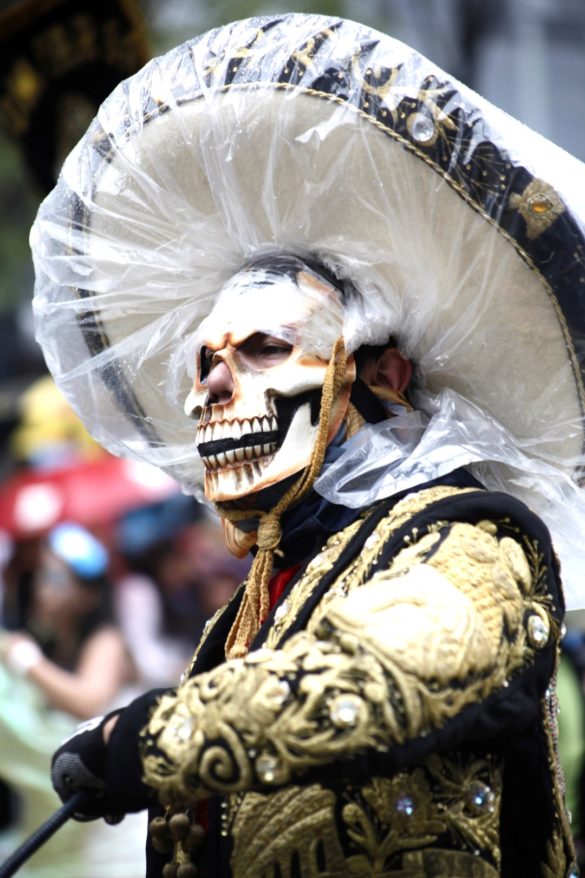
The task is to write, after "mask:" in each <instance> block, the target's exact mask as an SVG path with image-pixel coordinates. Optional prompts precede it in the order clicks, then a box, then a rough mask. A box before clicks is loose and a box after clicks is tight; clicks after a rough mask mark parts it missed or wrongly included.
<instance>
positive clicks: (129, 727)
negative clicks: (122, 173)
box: [53, 256, 571, 878]
mask: <svg viewBox="0 0 585 878" xmlns="http://www.w3.org/2000/svg"><path fill="white" fill-rule="evenodd" d="M344 295H345V293H344V292H343V290H342V285H341V284H340V283H339V282H337V281H335V280H334V279H332V278H331V276H330V275H329V273H328V272H327V270H326V269H325V268H320V267H319V266H318V265H316V263H315V262H314V261H311V260H309V262H308V263H307V262H305V261H303V260H302V259H300V258H298V257H294V256H269V257H263V258H262V259H260V260H257V261H255V262H252V263H251V264H248V265H246V266H245V267H244V268H243V269H242V270H241V271H240V272H238V273H237V274H236V275H235V276H234V277H233V278H232V279H231V280H230V281H229V282H228V284H227V285H226V286H225V288H224V290H223V291H222V293H221V295H220V296H219V297H218V300H217V304H216V307H215V308H214V309H213V311H212V312H211V314H210V316H209V318H208V319H207V320H206V321H205V322H204V323H203V324H202V326H201V328H200V331H199V332H198V335H197V339H196V350H197V353H196V361H197V369H196V377H195V382H194V387H193V390H192V391H191V393H190V394H189V396H188V398H187V400H186V403H185V407H186V411H187V412H188V413H189V414H190V415H191V416H192V417H194V418H195V420H196V421H197V428H196V436H197V445H198V449H199V453H200V454H201V456H202V457H203V460H204V462H205V466H206V481H205V485H206V492H207V494H208V497H209V499H212V500H214V501H215V502H216V505H217V508H218V509H219V510H220V513H221V514H223V515H224V516H225V519H224V521H225V524H226V533H227V536H228V543H229V544H230V545H231V547H232V549H233V550H234V551H236V552H242V551H245V550H246V548H247V547H249V546H250V545H256V546H257V548H256V558H255V562H254V565H253V567H252V570H251V573H250V577H249V578H248V582H247V585H246V586H245V588H243V589H242V590H240V592H239V593H238V594H237V595H236V597H235V599H234V600H233V601H232V602H231V603H230V604H229V605H228V606H227V608H226V609H225V610H224V611H222V612H220V614H218V616H217V617H215V618H214V620H213V621H212V623H211V624H210V625H208V628H207V630H206V634H205V636H204V638H203V641H202V643H201V644H200V646H199V649H198V651H197V653H196V656H195V658H194V661H193V663H192V666H191V668H190V669H189V672H188V673H186V674H185V675H184V679H183V680H182V683H181V686H180V687H179V688H178V689H177V690H176V691H172V692H161V691H157V692H152V693H147V694H146V695H145V696H142V697H141V698H139V699H138V700H137V701H135V702H133V703H132V704H131V705H129V706H128V707H127V708H126V709H125V710H124V711H117V712H115V713H114V714H112V715H110V716H108V717H106V718H105V719H103V720H102V721H101V722H100V723H99V724H98V725H97V727H95V728H91V729H90V730H89V731H82V732H81V733H80V734H78V735H77V736H76V737H75V738H73V739H72V740H71V741H69V742H67V743H66V744H64V745H63V747H62V748H61V750H60V751H58V753H57V754H56V755H55V759H54V763H53V779H54V783H55V786H56V788H57V790H58V792H59V793H60V794H61V795H62V796H63V798H67V796H68V795H69V794H70V791H71V790H72V789H75V788H95V789H96V790H97V793H98V794H97V796H96V798H95V799H94V801H93V803H92V805H91V806H88V808H87V809H86V811H84V813H83V814H82V815H79V816H80V817H81V818H88V817H91V816H98V815H110V816H109V817H108V818H107V819H112V815H116V814H117V813H118V812H121V813H124V812H126V811H133V810H140V809H141V808H145V807H149V808H150V811H151V820H150V830H149V845H148V863H149V865H148V875H149V876H155V875H163V876H167V875H177V876H179V878H181V876H190V875H195V874H206V875H210V876H212V875H213V876H220V875H225V876H228V875H233V876H234V878H236V876H238V878H252V876H257V875H264V874H266V875H275V876H276V875H290V876H292V875H298V876H302V878H304V876H313V875H314V876H318V875H336V876H340V878H341V876H344V875H349V874H352V875H356V876H366V875H368V876H369V875H373V874H374V872H373V871H372V868H373V865H372V864H373V863H380V864H382V863H383V864H385V865H384V868H385V869H387V868H388V869H389V870H390V871H387V872H384V874H394V872H395V871H396V869H398V871H397V872H396V874H406V873H407V872H408V874H409V875H413V876H414V875H416V876H421V878H422V876H426V875H430V874H441V875H455V874H460V875H478V876H482V878H483V876H486V878H491V876H496V875H512V874H523V875H524V874H525V875H527V876H528V875H533V874H540V873H537V871H532V870H533V869H534V870H536V869H537V868H539V867H538V865H537V861H536V859H535V858H534V857H532V854H530V857H532V858H531V859H529V862H530V863H531V865H529V866H528V867H527V868H526V867H525V863H526V857H527V856H529V854H528V853H527V849H526V847H525V843H526V839H527V835H526V832H527V829H528V826H531V827H532V828H533V827H534V824H535V822H538V823H539V825H540V827H541V828H542V831H543V832H548V828H547V827H550V826H555V827H557V830H558V832H559V833H560V834H559V835H558V836H556V839H557V841H556V845H557V847H556V848H555V850H554V856H555V857H558V856H561V857H565V859H566V860H567V861H568V857H569V856H570V854H571V846H570V840H569V838H568V837H567V833H566V829H564V828H563V823H562V821H561V815H560V814H557V816H556V817H555V815H554V814H553V813H552V810H551V809H552V808H553V802H554V801H555V793H554V790H555V784H556V782H557V778H556V775H554V774H553V773H552V772H551V771H550V770H549V764H548V763H547V762H546V761H544V762H543V761H542V760H541V757H539V758H538V759H535V756H534V748H536V749H537V750H538V749H539V748H540V747H541V746H542V745H543V744H544V743H545V741H546V739H545V738H542V729H541V727H540V725H539V723H530V724H527V723H526V716H527V714H528V713H531V714H532V709H531V708H530V704H531V703H533V702H534V696H533V692H534V687H535V686H537V687H538V685H539V683H538V681H539V679H544V678H546V673H547V672H546V668H547V667H549V659H548V658H547V653H548V652H549V649H550V644H551V642H552V634H551V632H552V631H553V630H555V626H556V624H557V622H556V620H555V616H554V612H553V613H551V609H550V608H551V604H550V603H549V601H550V596H551V594H553V595H554V594H555V593H556V591H555V590H556V566H555V562H554V559H553V556H552V554H551V550H550V545H549V543H548V536H547V533H546V531H545V530H544V528H543V526H542V525H541V523H540V522H539V520H538V519H536V518H535V517H534V516H533V515H532V514H531V513H530V512H529V511H528V510H527V509H526V508H525V507H524V506H522V504H519V503H517V502H516V501H512V500H511V498H509V497H506V496H505V495H494V494H490V493H488V492H486V491H484V490H483V489H482V487H481V485H479V483H477V482H476V481H475V480H474V479H473V478H472V477H471V476H470V475H469V474H468V473H466V472H464V471H455V472H453V473H450V474H449V476H448V477H446V478H442V479H438V480H436V481H435V482H433V483H428V484H425V485H422V486H421V487H420V489H418V490H417V491H415V492H414V493H412V492H407V491H403V492H401V493H399V494H397V495H394V496H393V497H392V498H391V500H389V501H385V502H383V503H381V504H376V505H375V506H374V507H373V508H367V509H348V508H345V507H340V506H335V505H334V504H331V503H329V502H327V501H326V500H324V499H323V498H322V497H319V495H317V494H315V492H314V491H313V490H312V489H311V488H312V486H311V483H310V481H309V482H307V479H306V474H307V473H308V472H309V471H310V470H311V466H312V464H314V463H315V460H317V467H316V470H315V472H316V473H317V472H319V471H321V469H322V468H323V466H325V467H326V466H327V461H328V459H331V457H333V458H334V457H335V455H336V453H338V451H339V449H340V448H342V447H343V444H344V443H345V442H346V441H347V439H348V437H350V436H351V435H352V434H354V433H355V432H356V431H358V432H359V429H360V428H361V426H362V425H363V424H364V423H365V422H367V421H369V420H373V421H383V420H384V419H387V418H388V417H392V416H393V415H394V414H395V413H396V412H398V411H400V409H403V408H407V407H408V403H407V401H406V398H405V396H404V391H405V390H406V388H407V386H408V383H409V380H410V377H411V374H412V367H411V365H410V363H409V362H408V360H406V359H405V358H404V357H402V355H401V354H400V352H399V351H398V349H397V348H396V347H395V346H394V345H393V344H392V343H390V344H389V345H388V346H381V347H380V348H379V349H370V348H367V347H366V348H365V349H364V350H363V351H357V352H356V356H355V357H354V356H351V355H350V356H347V357H345V356H341V357H339V345H338V339H339V337H340V330H341V319H342V316H343V307H344V304H343V303H344ZM325 303H327V304H326V307H325ZM258 315H260V317H259V316H258ZM324 315H326V318H325V320H324V319H323V317H324ZM259 320H261V321H262V322H260V323H259V322H258V321H259ZM336 345H337V359H335V354H332V351H334V350H335V348H336ZM356 359H357V361H358V362H359V363H360V367H359V370H358V374H357V376H356V364H355V363H356ZM327 392H329V403H328V405H325V404H324V402H323V400H324V396H325V395H326V393H327ZM291 433H292V435H293V437H294V440H293V441H292V442H291V440H290V436H291ZM320 442H321V444H322V446H323V447H322V450H321V453H319V451H318V446H319V443H320ZM289 449H290V450H289ZM299 485H301V490H300V491H299V490H298V486H299ZM283 500H284V502H283ZM275 510H276V512H275ZM267 523H268V525H269V528H270V531H269V538H268V539H267V538H266V534H265V533H264V538H262V534H263V528H266V525H267ZM528 546H533V547H536V546H538V553H539V554H538V558H537V557H535V555H534V554H533V552H532V550H530V551H527V548H526V547H528ZM267 557H268V562H267ZM259 559H260V561H259ZM543 560H544V561H545V563H542V561H543ZM267 563H268V568H267V566H266V565H267ZM462 571H464V574H463V576H462ZM496 583H497V587H496V589H495V592H496V594H495V595H494V586H495V584H496ZM497 595H499V597H497ZM226 658H227V661H226ZM511 680H513V685H510V681H511ZM106 741H107V743H105V742H106ZM537 766H538V770H537V771H536V770H535V769H536V767H537ZM527 790H528V791H529V793H530V795H529V796H528V797H526V791H527ZM157 798H158V801H159V803H160V804H156V800H157ZM520 800H522V802H523V805H522V807H520ZM557 801H558V799H557ZM528 811H529V812H530V816H529V818H528V817H527V812H528ZM504 818H505V819H504ZM553 837H554V836H553ZM563 846H564V847H563ZM535 847H538V845H536V846H535ZM551 850H552V849H551ZM538 856H539V857H542V850H541V851H540V852H539V854H538ZM545 856H548V854H546V852H545ZM551 856H552V854H551ZM563 862H565V860H563ZM376 868H377V867H376ZM380 868H381V867H380ZM555 868H556V867H555ZM563 868H564V867H563ZM196 869H197V870H199V871H197V872H196ZM404 870H406V871H404ZM437 870H438V871H437ZM376 874H381V873H378V872H376ZM547 874H548V873H547ZM551 874H558V875H560V874H562V873H561V872H558V871H556V872H551Z"/></svg>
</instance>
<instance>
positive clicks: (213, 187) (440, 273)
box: [32, 15, 585, 489]
mask: <svg viewBox="0 0 585 878" xmlns="http://www.w3.org/2000/svg"><path fill="white" fill-rule="evenodd" d="M561 160H562V161H563V174H565V175H567V176H569V171H570V172H571V174H572V176H570V179H571V180H572V183H573V185H574V186H575V187H578V186H583V184H584V183H585V174H584V171H583V167H582V166H581V165H580V164H579V163H578V162H576V161H574V160H571V159H570V157H568V156H565V155H564V154H562V153H561V151H560V150H557V149H556V148H555V147H553V146H552V144H548V143H547V142H546V141H543V139H542V138H539V137H538V136H537V135H535V134H533V133H532V132H530V131H528V130H526V129H524V128H522V127H521V126H520V125H519V124H518V123H515V122H514V121H513V120H510V119H509V118H508V117H507V116H505V115H504V114H501V113H499V111H497V110H495V109H494V108H492V107H490V106H489V105H487V104H485V102H483V101H481V99H479V98H477V96H475V95H473V94H472V93H471V92H469V91H468V90H466V89H464V88H463V87H462V86H460V85H459V84H458V83H455V82H453V81H452V80H450V79H449V77H448V76H447V75H446V74H444V73H443V72H442V71H440V70H438V69H436V68H434V67H432V66H431V65H430V64H429V62H427V61H426V60H425V59H423V58H421V57H420V56H418V55H417V54H416V53H414V52H413V51H412V50H410V49H408V48H407V47H405V46H403V45H401V44H400V43H397V42H396V41H394V40H392V39H390V38H389V37H385V36H383V35H382V34H379V33H376V32H373V31H371V30H369V29H366V28H363V27H361V26H359V25H356V24H354V23H352V22H347V21H341V20H339V19H330V18H324V17H320V16H303V15H289V16H282V17H280V18H272V19H254V20H251V21H247V22H240V23H237V24H235V25H231V26H229V27H225V28H221V29H220V30H218V31H214V32H212V33H210V34H207V35H205V36H203V37H201V38H200V39H198V40H195V41H193V42H189V43H186V44H184V45H183V46H182V47H179V48H178V49H176V50H174V51H173V52H171V53H169V54H168V55H167V56H164V57H163V58H162V59H158V60H155V61H154V62H152V63H151V64H150V65H148V66H147V67H146V68H145V69H144V70H143V71H141V72H140V73H139V74H137V75H136V76H135V77H133V78H132V79H131V80H129V81H127V82H126V83H125V84H123V85H122V86H120V88H119V89H118V90H117V91H116V92H114V94H113V95H112V96H111V97H110V98H109V100H108V101H107V102H106V104H105V105H104V106H103V108H102V110H101V111H100V114H99V116H98V119H97V120H96V123H95V124H94V125H93V127H92V128H91V129H90V131H89V132H88V134H87V135H86V137H85V139H84V140H83V141H82V142H81V144H80V145H79V146H78V147H77V149H76V151H75V152H74V154H73V155H72V156H71V157H70V159H69V160H68V162H67V163H66V165H65V168H64V173H63V175H62V178H61V180H60V182H59V184H58V186H57V188H56V190H55V191H54V193H53V194H52V195H51V196H49V198H48V199H47V200H46V201H45V202H44V204H43V206H42V208H41V210H40V212H39V217H38V219H37V221H36V225H35V228H34V230H33V236H32V241H33V249H34V253H35V260H36V266H37V278H38V279H37V289H36V300H35V301H36V313H37V319H38V327H39V329H38V337H39V341H40V342H41V344H42V346H43V348H44V350H45V354H46V357H47V362H48V364H49V366H50V368H51V370H52V371H53V373H54V374H55V376H56V378H57V381H58V382H59V383H60V385H61V387H62V389H63V390H64V392H65V393H66V395H67V396H68V398H69V399H70V401H71V402H72V404H73V405H74V407H75V408H76V410H77V411H78V412H79V414H80V415H81V417H82V418H83V419H84V420H85V422H86V424H87V425H88V426H89V428H90V430H91V431H92V432H93V433H94V435H95V436H96V438H97V439H98V440H99V441H100V442H101V443H102V444H103V445H105V446H106V447H107V448H109V449H110V450H112V451H113V452H114V453H117V454H124V455H133V456H138V457H142V458H146V459H147V460H149V461H150V462H153V463H156V464H157V465H159V466H162V467H163V468H164V469H166V470H167V471H168V472H170V473H171V474H172V475H174V476H175V477H177V478H178V479H179V481H181V482H182V483H183V484H184V485H185V486H186V487H187V488H188V489H191V488H192V487H193V485H195V484H197V483H198V481H199V479H200V473H201V470H200V464H199V461H198V457H197V453H196V450H195V446H194V429H193V424H192V423H191V422H190V421H189V420H188V419H187V418H186V416H185V415H184V413H183V400H184V398H185V396H186V395H187V393H188V391H189V388H190V384H191V381H192V377H191V376H190V375H189V370H188V363H187V362H186V358H185V348H187V349H188V342H189V339H190V338H191V337H192V335H193V332H194V330H195V329H196V327H197V326H198V324H199V322H200V321H201V319H202V318H203V317H204V316H206V315H207V314H208V313H209V311H210V309H211V307H212V306H213V303H214V299H215V296H216V294H217V292H218V291H219V289H220V287H221V286H222V284H223V283H224V282H225V280H226V279H227V278H228V277H229V276H230V274H231V273H233V271H234V270H236V269H237V268H238V266H239V265H241V264H242V262H243V261H244V260H245V259H247V258H249V257H250V256H251V255H253V254H254V253H257V252H261V251H265V250H268V249H277V250H282V249H284V250H287V251H293V252H305V251H311V252H313V253H316V254H317V255H319V256H320V257H321V258H323V259H325V260H326V261H327V262H328V264H329V265H330V266H333V267H334V268H335V269H336V271H337V272H338V273H339V274H340V275H342V276H347V277H350V278H351V279H352V280H353V281H354V283H355V284H356V285H357V286H358V288H359V289H360V290H361V292H362V297H361V299H360V301H359V302H356V303H354V304H353V305H352V307H351V308H350V309H349V313H348V319H347V325H346V340H347V342H348V346H349V347H350V348H355V347H356V346H357V345H359V344H360V343H362V342H380V341H383V340H384V339H385V338H386V337H387V336H388V334H390V333H393V334H395V335H397V336H398V337H399V339H400V342H401V345H402V346H403V348H404V349H405V351H406V353H407V354H409V355H410V356H411V357H412V358H413V359H414V360H415V362H416V363H417V365H418V368H419V372H420V375H421V380H422V384H423V397H424V392H429V393H432V392H436V391H438V390H440V389H441V388H443V387H451V388H453V389H455V390H457V391H458V392H460V393H462V394H463V395H464V396H465V397H467V398H468V399H470V400H471V401H473V402H474V403H476V404H479V405H480V406H481V407H482V408H483V409H484V410H485V411H486V412H487V413H488V414H489V415H491V416H492V417H494V418H496V419H497V420H499V421H500V422H501V423H502V424H503V425H504V426H505V427H507V428H508V429H509V430H510V431H511V432H512V433H513V434H514V435H516V436H518V437H519V439H520V440H522V441H523V442H524V443H532V444H533V446H534V452H535V453H536V454H538V455H540V456H542V457H545V458H548V459H550V460H552V461H553V462H554V463H555V464H557V465H558V466H561V467H563V468H569V469H575V468H578V467H579V466H580V463H581V455H582V452H583V440H584V432H583V407H584V406H583V401H584V399H585V391H584V387H583V380H582V373H581V369H580V360H581V356H582V339H583V330H584V329H585V326H584V325H583V324H584V322H585V309H583V308H582V307H581V303H582V297H583V291H584V289H585V279H584V275H585V272H584V269H583V254H584V252H585V251H584V250H583V230H582V228H581V225H580V224H579V222H578V220H577V218H576V216H575V214H574V212H573V211H572V210H571V209H570V207H569V198H568V196H567V193H565V192H561V191H560V187H559V186H558V185H557V180H556V179H554V175H555V173H556V172H555V170H554V169H555V162H556V161H561ZM567 163H568V165H567ZM541 169H542V170H541ZM553 184H555V185H553ZM259 320H261V315H259ZM259 328H262V327H261V326H259Z"/></svg>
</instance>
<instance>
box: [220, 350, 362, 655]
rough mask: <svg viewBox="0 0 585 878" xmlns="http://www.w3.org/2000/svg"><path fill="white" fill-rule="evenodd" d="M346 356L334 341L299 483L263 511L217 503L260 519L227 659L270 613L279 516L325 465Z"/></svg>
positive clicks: (238, 515) (235, 514)
mask: <svg viewBox="0 0 585 878" xmlns="http://www.w3.org/2000/svg"><path fill="white" fill-rule="evenodd" d="M346 365H347V355H346V352H345V345H344V343H343V338H338V339H337V341H336V342H335V345H334V348H333V352H332V354H331V359H330V360H329V365H328V366H327V371H326V373H325V380H324V382H323V393H322V395H321V407H320V411H319V429H318V432H317V438H316V440H315V447H314V448H313V453H312V456H311V460H310V463H309V465H308V466H307V467H306V468H305V469H304V470H303V472H302V473H301V475H300V476H299V478H298V479H297V480H296V482H295V483H294V484H293V485H291V487H290V488H289V489H288V491H287V492H286V493H285V494H283V496H282V497H281V498H280V500H279V501H278V503H277V504H276V506H275V507H274V509H271V510H270V511H269V512H264V511H262V510H258V509H251V510H250V509H248V510H235V509H229V508H226V507H225V506H224V505H223V504H218V509H219V512H220V514H221V515H222V516H223V517H225V518H227V519H228V521H241V520H243V519H246V518H258V519H259V525H258V538H257V544H258V552H257V553H256V557H255V558H254V562H253V564H252V567H251V569H250V573H249V575H248V584H247V586H246V591H245V593H244V598H243V600H242V603H241V604H240V609H239V611H238V615H237V616H236V620H235V622H234V624H233V625H232V628H231V631H230V633H229V634H228V637H227V640H226V646H225V655H226V658H228V659H231V658H242V657H243V656H245V655H246V653H247V652H248V649H249V646H250V644H251V643H252V641H253V639H254V637H255V636H256V634H257V633H258V631H259V630H260V626H261V624H262V622H263V621H264V619H265V618H266V617H267V615H268V612H269V600H270V599H269V591H268V583H269V582H270V576H271V574H272V567H273V563H274V553H275V552H276V551H277V549H278V545H279V543H280V540H281V538H282V529H281V526H280V516H281V515H282V513H283V512H284V511H285V510H286V509H288V507H289V506H290V505H292V504H293V503H297V502H298V501H299V500H301V499H302V498H303V497H304V496H305V494H307V492H308V491H309V490H310V488H311V487H312V485H313V482H314V481H315V478H316V477H317V474H318V473H319V471H320V469H321V466H322V465H323V459H324V457H325V451H326V450H327V438H328V435H329V427H330V424H331V417H332V413H333V406H334V404H335V399H336V397H337V395H338V393H339V391H340V389H341V386H342V384H343V381H344V379H345V373H346Z"/></svg>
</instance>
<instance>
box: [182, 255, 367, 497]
mask: <svg viewBox="0 0 585 878" xmlns="http://www.w3.org/2000/svg"><path fill="white" fill-rule="evenodd" d="M342 328H343V306H342V303H341V301H340V296H339V293H338V291H337V290H335V289H334V288H333V287H331V286H329V285H326V284H325V283H324V282H322V281H321V280H320V279H318V278H317V277H315V276H314V275H313V274H311V273H309V272H308V271H306V272H305V271H303V272H301V273H299V274H297V275H296V278H295V279H293V278H292V277H289V276H288V275H286V274H280V273H278V274H277V273H276V272H275V271H271V270H266V269H259V268H257V269H249V270H244V271H242V272H240V273H239V274H237V275H236V276H235V277H234V278H232V279H231V280H230V281H229V283H228V284H227V285H226V286H225V287H224V289H223V290H222V292H221V293H220V296H219V298H218V301H217V303H216V305H215V307H214V309H213V311H212V312H211V314H210V315H209V317H208V318H207V319H206V320H205V321H204V322H203V323H202V324H201V326H200V328H199V331H198V333H197V338H196V340H195V342H196V348H197V365H196V377H195V382H194V385H193V390H192V391H191V393H190V394H189V396H188V397H187V400H186V402H185V411H186V412H187V414H188V415H190V416H191V417H194V418H196V419H197V420H198V427H197V434H196V443H197V449H198V451H199V454H200V455H201V458H202V460H203V463H204V465H205V494H206V496H207V498H208V499H209V500H213V501H223V500H234V499H237V498H240V497H244V496H246V495H248V494H251V493H254V492H256V491H260V490H262V489H263V488H266V487H268V486H270V485H273V484H276V483H278V482H280V481H282V480H283V479H285V478H287V477H288V476H291V475H293V474H294V473H297V472H299V471H300V470H302V469H303V468H304V467H305V466H306V465H307V464H308V463H309V461H310V459H311V455H312V453H313V447H314V444H315V438H316V435H317V430H318V415H319V406H320V400H321V390H322V387H323V382H324V379H325V373H326V371H327V366H328V361H329V358H330V356H331V351H332V349H333V346H334V344H335V342H336V341H337V339H338V338H339V337H340V336H341V334H342ZM354 378H355V366H354V363H353V358H351V357H350V358H349V362H348V368H347V373H346V382H345V383H344V385H343V387H342V389H341V391H340V393H339V395H338V398H337V400H336V401H335V406H334V412H333V417H332V419H331V425H330V430H329V437H328V440H330V439H331V438H332V437H333V436H334V435H335V433H336V432H337V430H338V429H339V426H340V424H341V421H342V419H343V417H344V415H345V412H346V410H347V404H348V400H349V392H350V389H351V384H352V382H353V380H354Z"/></svg>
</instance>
